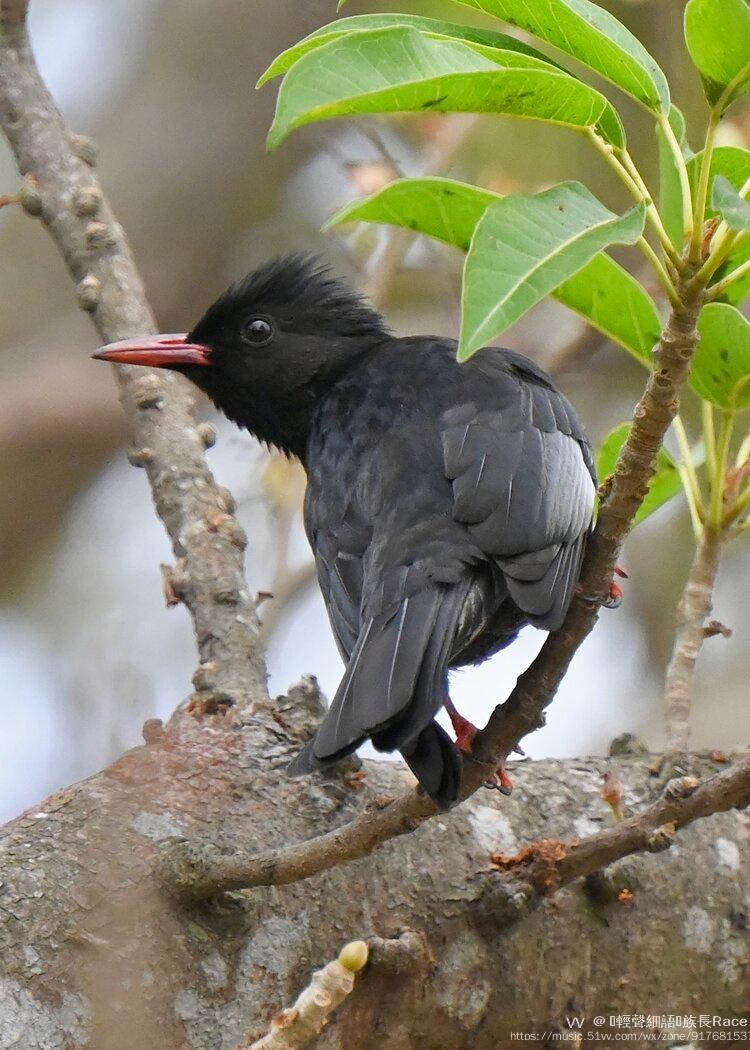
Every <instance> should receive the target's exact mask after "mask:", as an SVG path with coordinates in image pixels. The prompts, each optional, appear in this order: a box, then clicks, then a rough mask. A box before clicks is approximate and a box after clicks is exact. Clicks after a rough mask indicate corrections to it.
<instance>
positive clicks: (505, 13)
mask: <svg viewBox="0 0 750 1050" xmlns="http://www.w3.org/2000/svg"><path fill="white" fill-rule="evenodd" d="M458 2H459V3H461V4H464V5H465V6H467V7H473V8H477V9H479V10H480V11H485V12H486V13H487V14H489V15H494V16H495V17H497V18H502V19H503V20H504V21H506V22H510V24H511V25H515V26H518V27H519V28H520V29H525V30H526V31H527V32H529V33H533V35H534V36H536V37H539V38H540V39H541V40H546V41H547V42H548V43H550V44H553V45H554V46H555V47H557V48H560V50H561V51H564V52H565V53H566V54H568V55H573V56H574V58H577V59H578V60H579V62H583V64H584V65H586V66H588V67H589V69H593V70H595V71H596V72H597V73H599V74H601V76H603V77H604V78H605V79H606V80H609V81H610V82H611V83H612V84H615V85H616V86H617V87H619V88H621V90H623V91H625V92H626V93H627V94H628V95H632V96H633V98H635V99H637V100H638V101H639V102H641V103H642V104H643V105H644V106H646V107H647V108H648V109H650V110H653V112H655V113H668V112H669V85H668V84H667V79H666V77H665V76H664V74H663V73H662V71H661V69H659V66H658V65H657V64H656V62H655V61H654V59H653V58H652V57H651V55H650V54H649V53H648V51H647V50H646V49H645V47H644V46H643V44H641V42H640V40H638V39H637V38H636V37H634V36H633V34H632V33H631V32H630V30H629V29H626V28H625V26H624V25H623V24H622V23H621V22H618V21H617V19H616V18H615V17H614V15H611V14H610V13H609V12H608V11H605V10H603V9H602V8H601V7H598V6H597V5H596V4H592V3H590V2H589V0H458Z"/></svg>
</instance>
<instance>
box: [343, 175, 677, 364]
mask: <svg viewBox="0 0 750 1050" xmlns="http://www.w3.org/2000/svg"><path fill="white" fill-rule="evenodd" d="M502 199H503V198H502V197H501V196H500V195H499V194H497V193H491V192H490V191H489V190H482V189H477V188H476V187H475V186H469V185H468V184H467V183H465V182H456V181H454V180H453V179H441V178H421V179H397V180H396V181H395V182H392V183H390V184H389V185H388V186H386V187H385V188H384V189H382V190H379V191H378V192H377V193H374V194H373V195H372V196H371V197H367V198H366V199H365V200H358V201H355V202H354V203H353V204H349V205H347V206H346V207H345V208H343V209H342V210H341V211H339V212H337V213H336V214H335V215H334V216H333V217H332V218H331V219H329V221H328V222H327V223H326V229H328V228H330V227H331V226H336V225H339V224H340V223H344V222H379V223H388V224H389V225H391V226H401V227H403V228H405V229H409V230H413V231H414V232H415V233H421V234H424V235H426V236H428V237H433V238H434V239H435V240H438V241H443V242H444V243H445V244H450V245H452V246H453V247H454V248H459V249H460V250H461V251H467V250H468V248H469V245H470V243H471V238H472V236H473V234H474V230H475V228H476V225H477V223H478V222H479V220H480V219H481V217H482V216H483V215H484V213H485V211H486V210H487V208H488V207H489V206H490V205H491V204H494V203H496V202H497V201H499V200H502ZM552 296H553V298H555V299H557V300H558V301H559V302H561V303H563V304H564V305H565V306H567V307H569V309H571V310H574V311H575V312H576V313H578V314H580V316H581V317H583V318H584V320H585V321H587V322H588V323H589V324H590V325H592V327H594V328H596V329H598V330H599V331H600V332H602V333H603V334H604V335H605V336H607V338H608V339H612V340H613V341H614V342H616V343H619V344H620V346H622V347H624V349H625V350H627V351H628V352H629V353H631V354H633V356H634V357H636V358H637V359H638V360H639V361H640V362H641V363H642V364H645V365H646V366H647V367H650V365H651V350H652V348H653V347H654V345H655V344H656V342H657V341H658V339H659V334H660V330H661V321H660V318H659V313H658V311H657V309H656V305H655V304H654V301H653V299H652V298H651V297H650V296H649V295H648V293H647V292H646V291H645V290H644V288H643V287H642V285H641V284H640V283H639V282H638V281H636V280H635V278H634V277H631V275H630V274H629V273H628V272H627V270H624V269H623V268H622V266H620V265H619V264H618V263H616V262H615V261H614V259H610V258H609V256H607V255H603V254H600V255H596V256H594V258H593V259H592V260H591V261H590V262H588V263H587V264H586V265H585V266H584V267H583V269H582V270H580V271H579V272H578V273H577V274H575V275H574V276H573V277H570V278H568V280H567V281H565V282H564V283H563V284H561V285H560V287H559V288H558V289H557V290H556V291H554V292H552Z"/></svg>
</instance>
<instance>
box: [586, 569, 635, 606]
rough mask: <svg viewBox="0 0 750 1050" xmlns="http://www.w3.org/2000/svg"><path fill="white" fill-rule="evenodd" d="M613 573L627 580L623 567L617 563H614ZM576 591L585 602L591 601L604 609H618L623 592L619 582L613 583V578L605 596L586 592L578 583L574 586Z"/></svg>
mask: <svg viewBox="0 0 750 1050" xmlns="http://www.w3.org/2000/svg"><path fill="white" fill-rule="evenodd" d="M615 573H616V574H617V575H618V576H619V577H620V578H621V579H624V580H627V578H628V574H627V573H626V572H625V570H624V569H621V568H620V566H619V565H615ZM576 593H577V594H578V597H579V598H583V600H584V601H585V602H592V603H593V604H594V605H601V606H602V607H603V608H604V609H618V608H619V607H620V606H621V605H622V599H623V593H622V587H621V586H620V585H619V583H615V581H614V580H613V581H612V583H610V585H609V589H608V591H607V596H606V597H605V598H602V597H600V596H599V595H595V594H586V593H585V592H584V591H583V590H582V589H581V585H580V584H579V585H578V586H577V587H576Z"/></svg>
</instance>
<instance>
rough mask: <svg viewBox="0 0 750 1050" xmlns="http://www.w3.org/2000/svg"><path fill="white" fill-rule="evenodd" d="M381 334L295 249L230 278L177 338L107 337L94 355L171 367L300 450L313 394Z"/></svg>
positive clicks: (261, 431) (263, 434) (370, 316)
mask: <svg viewBox="0 0 750 1050" xmlns="http://www.w3.org/2000/svg"><path fill="white" fill-rule="evenodd" d="M388 334H389V333H388V330H387V328H386V327H385V325H384V323H383V320H382V318H381V317H380V315H379V314H378V313H376V312H375V311H374V310H373V309H371V308H370V307H369V306H367V305H366V303H365V302H364V301H363V300H362V299H361V298H360V297H359V296H358V295H357V294H356V293H355V292H354V291H352V290H351V289H350V288H349V287H347V285H346V284H344V283H343V282H342V281H340V280H338V279H336V278H334V277H332V276H331V275H330V273H329V272H328V270H326V269H325V268H324V267H321V266H320V265H319V263H318V262H317V261H316V260H315V259H314V258H311V257H309V256H299V255H295V256H287V257H284V258H281V259H277V260H274V261H272V262H270V263H267V264H266V265H264V266H262V267H261V268H260V269H258V270H256V271H254V272H253V273H251V274H250V275H249V276H248V277H246V278H245V279H244V280H242V281H239V282H238V283H237V284H234V285H232V286H231V288H229V289H228V290H227V291H226V292H224V294H223V295H222V296H220V298H219V299H217V300H216V302H215V303H214V304H213V305H212V306H210V307H209V308H208V310H207V311H206V312H205V314H204V315H203V317H202V318H201V319H200V321H198V323H197V324H196V325H195V326H194V327H193V328H192V329H191V331H190V332H188V333H187V334H186V335H161V336H149V337H146V338H142V339H128V340H124V341H122V342H119V343H111V344H110V345H109V346H105V347H102V348H101V349H100V350H98V351H97V352H96V353H95V354H94V357H95V358H97V359H99V360H103V361H112V362H117V363H120V364H132V365H146V366H148V367H150V368H169V369H172V370H174V371H177V372H181V373H182V374H183V375H186V376H187V377H188V378H189V379H191V380H192V381H193V382H194V383H195V384H196V385H197V386H198V387H200V388H201V390H203V391H205V393H206V394H208V396H209V397H210V398H211V400H212V401H213V402H214V404H215V405H216V407H217V408H218V409H220V411H222V412H224V413H225V415H227V416H228V417H229V418H230V419H232V420H234V422H235V423H237V424H239V425H240V426H242V427H245V428H247V429H248V430H250V431H251V432H252V433H254V434H255V435H256V436H257V437H259V438H260V439H261V440H262V441H267V442H269V443H270V444H273V445H276V446H277V447H279V448H281V449H283V450H284V451H286V452H291V453H293V454H295V455H299V456H301V457H302V456H303V455H304V449H305V445H306V442H307V435H308V432H309V426H310V421H311V419H312V415H313V412H314V411H315V407H316V405H317V403H318V402H319V400H320V398H321V396H323V395H324V394H325V393H326V392H327V391H328V390H329V389H330V388H331V386H332V384H333V383H335V382H336V380H337V379H338V378H339V377H340V376H341V375H342V374H343V373H344V372H345V371H346V369H347V368H348V367H349V366H350V365H351V364H352V362H353V361H355V360H356V359H358V358H359V357H360V356H362V355H363V354H365V353H367V352H368V351H369V350H370V349H372V347H374V346H375V345H377V343H378V342H380V341H382V340H383V339H384V338H386V337H387V336H388Z"/></svg>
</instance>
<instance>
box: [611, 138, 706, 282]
mask: <svg viewBox="0 0 750 1050" xmlns="http://www.w3.org/2000/svg"><path fill="white" fill-rule="evenodd" d="M618 153H619V157H618V156H617V155H616V154H618ZM615 160H616V161H618V163H620V164H621V165H622V167H623V168H624V170H625V172H626V173H627V174H628V175H629V176H630V178H631V180H632V182H633V184H634V185H635V186H636V188H637V190H638V194H639V196H638V199H639V200H642V201H645V203H646V215H647V217H648V220H649V222H650V223H651V226H652V228H653V231H654V233H655V234H656V236H657V237H658V238H659V243H660V244H661V246H662V249H663V251H664V254H665V255H666V257H667V258H668V259H669V261H670V262H671V263H672V265H673V266H675V267H676V268H677V269H680V267H681V265H682V260H681V259H680V256H679V254H678V253H677V251H676V250H675V247H674V245H673V244H672V239H671V237H670V236H669V234H668V233H667V231H666V230H665V228H664V223H663V222H662V221H661V215H659V212H658V210H657V208H656V205H655V204H654V198H653V196H652V195H651V193H650V191H649V188H648V186H647V185H646V183H645V182H644V181H643V178H642V177H641V173H640V172H639V171H638V168H637V167H636V164H635V161H634V160H633V158H632V157H631V156H630V154H629V153H628V151H627V150H626V149H621V150H616V151H615ZM690 221H691V222H692V213H691V220H690Z"/></svg>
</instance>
